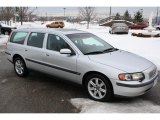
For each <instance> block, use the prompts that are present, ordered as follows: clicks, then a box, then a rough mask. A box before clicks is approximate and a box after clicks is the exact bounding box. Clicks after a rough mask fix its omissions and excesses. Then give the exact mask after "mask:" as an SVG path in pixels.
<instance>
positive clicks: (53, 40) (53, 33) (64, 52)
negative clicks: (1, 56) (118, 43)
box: [6, 28, 158, 101]
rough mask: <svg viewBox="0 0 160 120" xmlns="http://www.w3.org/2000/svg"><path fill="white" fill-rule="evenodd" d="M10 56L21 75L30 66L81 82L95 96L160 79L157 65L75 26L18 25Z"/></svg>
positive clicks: (141, 89)
mask: <svg viewBox="0 0 160 120" xmlns="http://www.w3.org/2000/svg"><path fill="white" fill-rule="evenodd" d="M6 54H7V56H8V60H9V61H11V62H12V63H13V64H14V70H15V72H16V74H17V75H18V76H20V77H24V76H26V75H27V73H28V71H29V70H37V71H40V72H43V73H46V74H50V75H53V76H57V77H61V78H63V79H66V80H69V81H72V82H75V83H78V84H81V85H82V86H83V87H84V89H85V90H86V92H87V94H88V95H89V96H90V97H91V98H92V99H94V100H99V101H109V100H111V98H113V96H114V95H119V96H126V97H134V96H139V95H142V94H144V93H146V92H147V91H148V90H150V89H151V88H152V87H153V86H155V84H156V83H157V80H158V71H157V68H156V66H155V65H154V64H153V63H152V62H150V61H148V60H146V59H144V58H142V57H140V56H138V55H135V54H133V53H130V52H127V51H123V50H120V49H117V48H114V47H113V46H111V45H110V44H108V43H107V42H106V41H104V40H102V39H101V38H99V37H97V36H96V35H94V34H91V33H88V32H84V31H80V30H75V29H30V28H29V29H17V30H15V31H13V32H12V34H11V36H10V39H9V41H8V44H7V48H6Z"/></svg>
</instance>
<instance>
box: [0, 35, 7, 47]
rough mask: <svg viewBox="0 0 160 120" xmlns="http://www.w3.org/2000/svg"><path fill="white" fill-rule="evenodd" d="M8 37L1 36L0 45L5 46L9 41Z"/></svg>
mask: <svg viewBox="0 0 160 120" xmlns="http://www.w3.org/2000/svg"><path fill="white" fill-rule="evenodd" d="M8 37H9V36H8V35H0V45H4V44H6V43H7V41H8Z"/></svg>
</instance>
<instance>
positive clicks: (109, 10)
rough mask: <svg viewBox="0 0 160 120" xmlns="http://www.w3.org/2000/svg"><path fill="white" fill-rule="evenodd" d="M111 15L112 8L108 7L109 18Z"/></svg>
mask: <svg viewBox="0 0 160 120" xmlns="http://www.w3.org/2000/svg"><path fill="white" fill-rule="evenodd" d="M111 14H112V8H111V7H110V10H109V17H111Z"/></svg>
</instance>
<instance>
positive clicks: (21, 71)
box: [14, 57, 28, 77]
mask: <svg viewBox="0 0 160 120" xmlns="http://www.w3.org/2000/svg"><path fill="white" fill-rule="evenodd" d="M14 70H15V72H16V74H17V75H18V76H20V77H25V76H26V75H27V74H28V70H27V67H26V64H25V62H24V60H23V59H22V58H20V57H17V58H15V60H14Z"/></svg>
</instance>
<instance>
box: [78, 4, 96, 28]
mask: <svg viewBox="0 0 160 120" xmlns="http://www.w3.org/2000/svg"><path fill="white" fill-rule="evenodd" d="M79 15H80V17H81V18H82V19H84V20H86V21H87V29H88V28H89V23H90V22H91V21H92V20H93V19H95V17H96V13H95V7H81V8H79Z"/></svg>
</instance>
